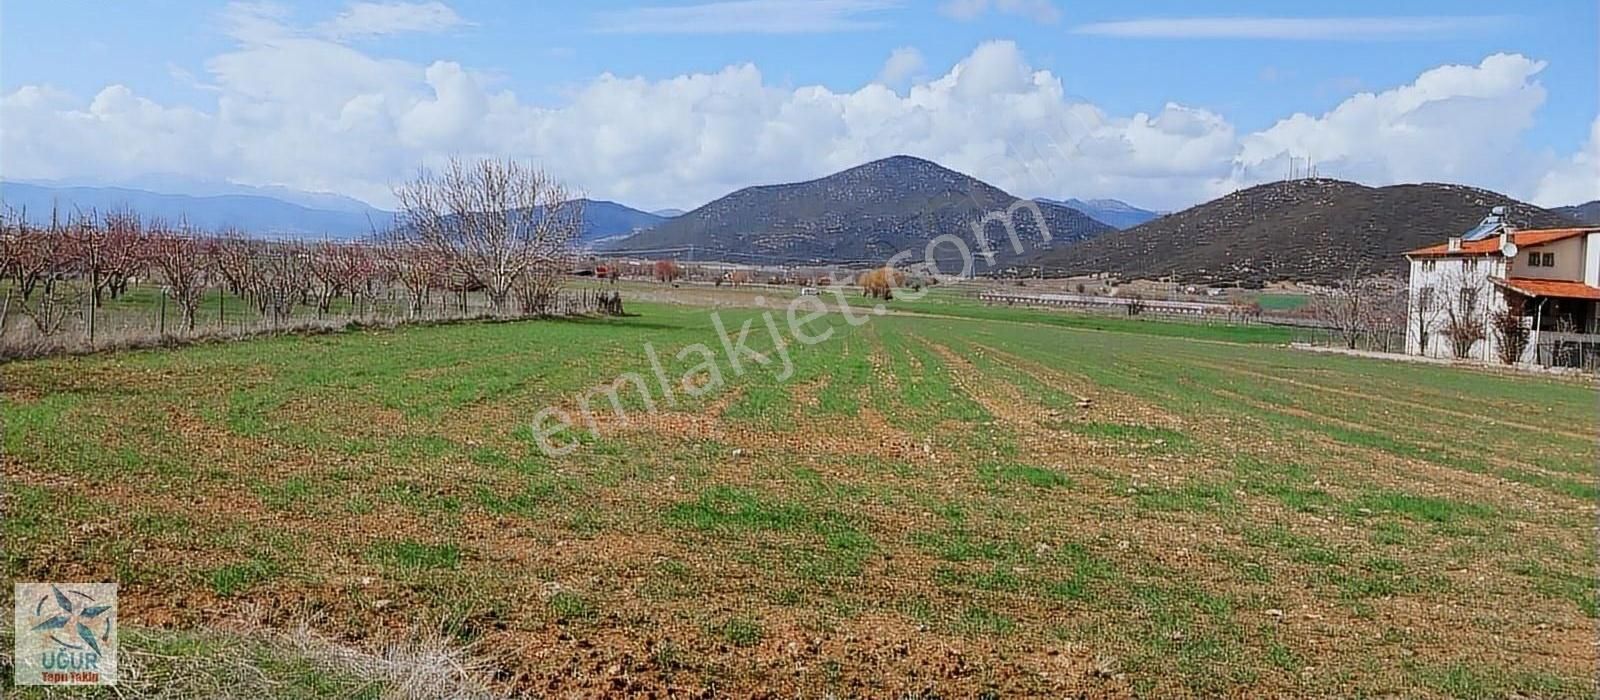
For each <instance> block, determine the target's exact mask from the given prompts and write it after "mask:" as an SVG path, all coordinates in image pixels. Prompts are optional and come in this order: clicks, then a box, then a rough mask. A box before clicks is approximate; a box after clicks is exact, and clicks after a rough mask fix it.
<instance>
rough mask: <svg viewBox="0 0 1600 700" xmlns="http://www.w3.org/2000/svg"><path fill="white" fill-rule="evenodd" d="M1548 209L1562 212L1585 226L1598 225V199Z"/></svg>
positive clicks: (1599, 216)
mask: <svg viewBox="0 0 1600 700" xmlns="http://www.w3.org/2000/svg"><path fill="white" fill-rule="evenodd" d="M1550 211H1553V212H1556V213H1559V214H1564V215H1566V216H1568V217H1570V218H1571V219H1572V220H1573V221H1576V222H1578V223H1580V224H1583V225H1585V226H1600V199H1597V200H1595V201H1593V202H1585V203H1583V204H1574V205H1572V206H1570V207H1556V208H1555V209H1551V210H1550Z"/></svg>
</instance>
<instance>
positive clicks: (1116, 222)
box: [1039, 198, 1161, 229]
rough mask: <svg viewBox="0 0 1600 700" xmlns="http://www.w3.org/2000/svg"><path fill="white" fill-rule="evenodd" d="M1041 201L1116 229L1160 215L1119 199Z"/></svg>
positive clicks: (1126, 227)
mask: <svg viewBox="0 0 1600 700" xmlns="http://www.w3.org/2000/svg"><path fill="white" fill-rule="evenodd" d="M1039 201H1041V202H1049V203H1051V204H1059V205H1061V206H1064V207H1071V208H1073V209H1077V210H1078V211H1081V212H1083V213H1085V214H1088V215H1089V218H1091V219H1094V220H1095V221H1098V222H1100V223H1102V224H1105V225H1107V226H1110V227H1112V228H1116V229H1129V228H1133V227H1135V226H1138V225H1139V224H1142V223H1145V222H1146V221H1150V220H1151V219H1154V218H1156V217H1159V216H1161V213H1160V212H1154V211H1150V210H1149V209H1140V208H1139V207H1136V206H1133V205H1132V204H1129V203H1127V202H1124V201H1122V200H1120V199H1088V200H1085V199H1077V198H1072V199H1060V200H1057V199H1044V198H1040V199H1039Z"/></svg>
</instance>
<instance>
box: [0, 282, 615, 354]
mask: <svg viewBox="0 0 1600 700" xmlns="http://www.w3.org/2000/svg"><path fill="white" fill-rule="evenodd" d="M66 283H72V281H66ZM79 296H80V297H81V298H76V299H72V308H69V309H63V310H59V311H57V312H55V314H54V315H53V316H51V317H44V316H43V314H42V312H41V311H40V310H39V309H37V308H34V307H28V306H26V305H24V304H23V303H22V298H21V297H20V295H19V294H18V293H17V292H16V291H15V290H13V289H10V288H6V289H5V290H4V292H3V293H0V360H12V359H21V358H32V357H41V356H47V355H54V354H69V353H83V352H95V351H99V350H109V349H119V348H136V347H152V346H160V345H176V344H183V343H189V342H199V341H208V340H225V339H236V338H246V337H255V336H263V335H273V334H283V333H306V332H328V331H335V330H343V329H349V328H369V327H370V328H379V327H394V326H400V325H405V324H431V323H448V322H454V321H463V320H476V319H490V318H494V319H518V318H536V317H550V316H581V315H608V316H620V315H622V314H623V313H624V310H623V304H622V295H621V293H620V292H617V291H605V290H598V289H589V288H584V289H569V290H563V291H559V292H557V293H555V294H554V296H553V297H552V298H550V299H548V300H545V303H544V304H543V306H542V308H543V309H544V311H543V313H537V314H532V313H520V312H507V311H502V310H496V309H495V308H494V307H493V305H492V304H490V303H489V299H488V297H487V296H486V295H484V294H483V293H481V292H472V291H466V290H438V291H437V293H435V294H430V295H429V296H428V297H427V298H426V299H424V300H422V302H421V303H420V304H418V303H414V302H413V300H412V299H410V298H409V297H407V295H406V294H405V293H404V291H403V290H399V289H388V290H383V291H382V292H380V293H379V294H374V295H370V296H368V295H356V296H355V297H354V298H351V297H349V296H342V297H340V298H338V299H333V300H328V302H327V303H323V302H321V301H320V300H317V299H313V298H298V299H291V300H263V299H260V298H255V297H252V296H249V295H238V294H232V293H229V292H227V291H225V290H221V289H213V290H211V291H210V292H208V293H207V294H206V295H205V296H204V298H203V299H201V300H200V303H198V304H197V305H196V307H195V309H194V314H193V318H192V321H191V320H190V319H188V318H186V317H185V314H184V310H183V309H182V308H181V307H180V305H179V304H178V303H177V302H176V301H175V300H174V299H173V297H172V295H170V294H169V293H168V292H167V290H166V289H165V288H163V287H161V286H159V285H153V284H143V285H140V284H135V285H130V287H129V288H128V289H127V291H126V292H124V293H122V294H119V295H117V296H116V297H115V298H110V297H106V296H102V299H101V300H100V303H98V304H97V303H95V300H94V299H93V296H92V295H90V294H87V293H85V294H82V295H79ZM35 307H36V305H35Z"/></svg>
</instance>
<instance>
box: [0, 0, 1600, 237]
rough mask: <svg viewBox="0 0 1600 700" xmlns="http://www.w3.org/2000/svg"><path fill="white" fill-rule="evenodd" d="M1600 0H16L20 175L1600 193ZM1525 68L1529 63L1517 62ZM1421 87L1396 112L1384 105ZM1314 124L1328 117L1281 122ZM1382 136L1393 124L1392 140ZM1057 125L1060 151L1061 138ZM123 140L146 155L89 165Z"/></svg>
mask: <svg viewBox="0 0 1600 700" xmlns="http://www.w3.org/2000/svg"><path fill="white" fill-rule="evenodd" d="M1596 8H1597V3H1595V2H1592V1H1590V0H1572V1H1570V2H1549V3H1536V4H1534V3H1530V4H1525V5H1524V6H1514V5H1510V4H1507V3H1504V2H1499V3H1490V2H1470V1H1465V2H1463V1H1457V2H1395V1H1390V2H1345V3H1339V4H1337V5H1325V4H1311V3H1281V2H1277V3H1269V2H1231V3H1207V4H1205V5H1204V7H1201V6H1199V5H1198V4H1196V3H1188V2H1117V3H1112V2H1097V3H1068V2H1053V1H1051V0H940V1H937V2H913V1H910V0H903V1H902V0H796V1H793V2H787V3H784V2H777V1H776V0H742V1H737V2H723V3H696V2H683V1H669V0H656V1H654V2H649V3H639V2H621V1H616V0H612V1H606V2H589V3H553V2H552V3H512V2H472V1H465V0H462V1H458V2H449V3H441V2H423V3H349V4H345V5H339V4H334V3H312V2H303V3H295V2H285V3H278V4H275V5H239V4H234V5H229V4H221V3H217V4H212V3H202V2H176V1H173V2H126V3H120V2H119V3H95V2H53V3H15V2H13V3H7V4H6V5H5V6H4V8H3V10H0V11H3V14H0V32H3V35H0V39H3V40H0V71H3V72H0V94H3V95H4V96H5V99H6V104H5V111H4V113H3V116H4V119H3V120H0V145H3V146H4V150H3V151H0V174H3V175H4V176H6V177H12V178H32V179H68V180H89V181H95V180H101V181H106V182H116V181H132V180H135V179H137V178H139V177H141V176H143V175H174V176H182V177H188V178H193V179H196V180H227V181H233V182H238V183H242V184H273V185H285V186H291V187H298V188H301V189H312V190H326V191H335V192H340V193H342V194H348V195H352V196H357V197H361V198H364V199H368V200H372V201H375V202H376V203H379V204H380V205H382V204H384V203H385V201H384V200H385V192H386V190H387V189H388V188H389V187H390V186H392V184H393V183H394V182H395V181H396V180H397V179H399V178H403V177H404V176H405V174H406V171H407V170H409V169H412V168H415V167H416V166H417V165H419V164H423V163H429V162H436V161H437V160H438V159H440V158H442V157H445V156H447V155H449V154H452V153H459V154H466V155H487V154H498V155H509V156H513V157H518V158H528V159H532V160H536V161H537V162H539V163H541V164H542V165H544V166H545V167H547V168H548V169H550V170H552V171H555V172H557V173H558V174H561V175H562V176H563V177H565V178H567V179H569V180H572V181H574V183H575V184H577V185H578V186H580V187H582V188H584V189H585V190H586V191H588V192H589V193H591V194H593V195H596V196H605V197H612V198H616V199H619V200H621V201H624V202H627V203H630V204H637V205H639V206H645V207H663V206H678V207H688V206H694V205H697V204H700V203H703V202H704V201H705V200H706V199H709V198H710V197H713V196H716V195H717V194H720V193H722V192H725V191H726V190H728V189H732V188H734V187H737V186H741V185H747V184H758V183H761V182H770V181H783V180H789V179H798V178H804V177H812V176H816V175H820V174H824V173H825V172H828V171H830V170H831V169H836V168H837V167H842V166H845V165H849V164H852V163H853V162H858V161H859V160H862V159H866V158H869V157H876V156H879V155H889V154H890V152H899V151H910V152H914V153H915V154H917V155H923V156H927V157H932V158H934V159H936V160H940V161H941V162H944V163H946V164H947V165H951V166H952V167H957V168H959V169H963V170H966V171H968V172H972V174H974V175H977V176H979V177H983V178H985V179H989V180H991V181H993V182H995V183H996V184H999V185H1001V186H1003V187H1008V188H1010V189H1012V190H1013V191H1015V192H1016V193H1017V194H1023V195H1029V196H1054V197H1068V196H1115V197H1120V198H1123V199H1127V200H1129V201H1132V202H1134V203H1135V204H1141V205H1144V206H1152V207H1161V208H1177V207H1181V206H1184V205H1187V204H1192V203H1195V202H1197V201H1200V200H1203V199H1205V198H1208V197H1210V196H1215V195H1217V194H1222V193H1225V192H1226V191H1228V190H1230V189H1234V188H1237V187H1240V186H1244V185H1248V184H1253V183H1254V182H1257V181H1260V180H1263V179H1270V177H1271V175H1272V173H1275V172H1277V171H1279V170H1283V169H1284V168H1285V167H1286V163H1287V160H1288V158H1291V157H1295V156H1296V155H1298V156H1301V157H1311V158H1316V159H1317V160H1319V161H1320V162H1322V163H1324V164H1325V165H1324V167H1323V168H1322V171H1323V172H1324V174H1333V175H1336V176H1341V177H1349V178H1351V179H1358V180H1362V181H1367V182H1370V183H1371V184H1385V183H1386V182H1388V181H1403V180H1408V179H1445V180H1453V181H1462V182H1466V183H1467V184H1475V185H1482V186H1486V187H1491V188H1495V189H1500V190H1503V191H1507V192H1509V193H1511V194H1513V195H1516V196H1521V197H1527V198H1534V199H1540V200H1545V201H1544V203H1547V204H1549V203H1558V202H1556V201H1555V200H1563V201H1565V200H1569V199H1574V198H1593V197H1595V196H1600V192H1596V190H1597V189H1600V185H1596V184H1594V183H1592V182H1588V181H1589V180H1594V179H1600V172H1597V171H1596V169H1595V168H1596V165H1595V160H1597V159H1600V156H1591V153H1592V152H1594V151H1595V149H1596V146H1595V144H1594V143H1593V142H1594V140H1595V138H1596V136H1595V131H1596V114H1597V112H1600V107H1597V86H1600V72H1597V64H1600V53H1597V49H1596V45H1597V42H1596V27H1597V26H1600V16H1597V9H1596ZM63 36H71V37H73V41H62V40H60V38H61V37H63ZM892 55H897V56H898V57H899V58H898V59H896V60H894V61H891V60H890V57H891V56H892ZM1496 55H1505V56H1511V57H1514V60H1513V59H1507V60H1498V61H1495V62H1492V65H1491V63H1485V62H1486V59H1489V58H1490V57H1493V56H1496ZM964 62H966V63H967V65H969V66H970V68H968V69H967V70H966V71H965V72H964V74H963V75H961V76H960V80H954V79H952V80H951V81H950V82H949V84H945V85H943V87H940V83H939V81H940V80H941V79H945V78H948V77H950V76H951V74H952V73H953V71H955V69H956V67H957V66H959V65H962V64H963V63H964ZM1445 66H1462V67H1465V68H1466V69H1470V70H1472V71H1476V72H1473V73H1471V74H1470V75H1467V74H1464V75H1460V76H1457V75H1455V74H1454V73H1452V72H1450V71H1449V70H1448V69H1441V67H1445ZM391 69H392V70H391ZM1441 70H1442V71H1443V72H1435V73H1433V74H1432V75H1433V76H1434V79H1433V80H1432V82H1434V83H1439V85H1435V86H1433V87H1423V88H1418V89H1416V90H1415V91H1414V93H1415V94H1412V95H1410V96H1408V95H1407V94H1406V93H1404V92H1403V90H1404V89H1405V88H1406V87H1407V86H1413V85H1416V84H1419V80H1420V79H1422V78H1423V76H1425V75H1429V74H1430V73H1429V72H1430V71H1441ZM430 71H431V72H430ZM741 71H744V72H741ZM268 74H270V75H272V76H278V77H280V78H282V80H275V79H272V78H269V77H267V76H268ZM607 74H609V75H610V76H613V77H612V78H610V79H607V78H603V77H602V76H604V75H607ZM696 76H698V78H697V77H696ZM1018 76H1022V77H1021V78H1018ZM1040 76H1043V78H1042V79H1041V78H1040ZM451 81H457V82H455V83H452V82H451ZM957 82H961V83H963V85H956V84H955V83H957ZM1429 82H1430V81H1428V80H1422V83H1421V84H1424V85H1426V84H1429ZM874 83H877V84H880V85H881V86H883V88H884V89H886V90H892V91H893V93H892V94H893V95H894V96H896V97H898V98H901V102H898V103H892V104H891V103H889V102H886V101H885V99H883V98H884V95H881V94H878V93H877V92H875V91H872V90H869V89H868V88H869V86H872V85H873V84H874ZM446 84H455V85H457V86H458V88H459V89H458V90H456V91H455V92H451V93H449V94H447V92H448V91H441V89H440V86H441V85H446ZM116 86H120V88H118V89H114V90H112V92H110V93H108V92H107V90H108V89H112V88H115V87H116ZM918 86H924V88H925V91H926V92H927V94H926V95H925V96H924V99H918V98H916V97H915V93H916V90H917V89H918ZM819 89H820V92H814V91H817V90H819ZM1396 90H1401V91H1402V92H1393V94H1392V95H1391V97H1390V98H1389V99H1388V102H1387V104H1390V105H1391V106H1392V108H1391V107H1385V106H1384V104H1386V103H1385V102H1384V101H1383V100H1381V99H1380V100H1379V103H1378V105H1377V106H1376V107H1370V106H1369V107H1370V109H1369V108H1364V107H1363V105H1362V103H1361V98H1359V97H1358V96H1359V95H1361V94H1362V93H1373V94H1375V95H1377V96H1379V97H1380V98H1381V97H1382V96H1383V95H1384V94H1385V93H1386V92H1392V91H1396ZM1441 90H1442V91H1443V92H1442V93H1441V92H1440V91H1441ZM1058 93H1059V94H1058ZM1419 95H1420V96H1421V97H1418V96H1419ZM100 98H103V99H100ZM113 98H115V99H113ZM97 99H98V102H97ZM1419 100H1421V101H1422V102H1427V103H1428V104H1417V102H1418V101H1419ZM97 105H98V106H97ZM1341 106H1344V111H1343V112H1339V114H1340V116H1339V118H1330V119H1323V118H1324V117H1326V116H1328V115H1330V114H1333V113H1335V112H1338V111H1339V110H1340V109H1341ZM1175 107H1176V108H1177V109H1176V110H1175V109H1174V108H1175ZM1364 109H1366V112H1363V110H1364ZM657 110H659V114H658V115H654V114H652V113H653V112H655V111H657ZM1296 114H1305V115H1307V117H1308V118H1309V119H1310V121H1309V122H1307V123H1301V124H1298V125H1296V124H1287V125H1280V122H1283V121H1284V120H1289V119H1290V118H1291V117H1293V116H1294V115H1296ZM353 115H354V116H353ZM1141 116H1143V117H1145V122H1141V120H1140V117H1141ZM654 117H658V118H654ZM1318 120H1321V123H1317V122H1318ZM1275 125H1276V126H1278V128H1276V129H1275V128H1274V127H1275ZM1419 130H1420V133H1419ZM1368 131H1373V132H1377V133H1382V134H1387V135H1388V137H1387V138H1378V139H1374V140H1373V141H1374V142H1373V143H1372V144H1368V145H1366V146H1363V145H1362V143H1361V141H1363V138H1362V137H1363V133H1364V132H1368ZM1042 132H1047V133H1050V134H1052V135H1051V136H1050V137H1049V139H1050V141H1051V143H1052V144H1055V145H1054V146H1051V147H1047V148H1039V147H1038V146H1037V144H1033V145H1029V142H1030V141H1037V140H1038V134H1040V133H1042ZM1413 134H1416V136H1415V138H1413V136H1412V135H1413ZM1452 137H1456V140H1458V141H1459V142H1460V143H1461V144H1462V146H1461V147H1460V152H1456V151H1455V150H1453V147H1452V146H1450V145H1449V144H1450V141H1451V140H1452ZM57 142H62V143H57ZM97 143H98V144H112V145H114V146H116V148H113V149H112V150H113V151H122V152H120V153H118V152H113V153H109V154H108V153H99V154H96V153H88V152H82V151H87V150H88V149H87V145H88V144H97ZM52 144H54V145H52ZM74 144H77V145H81V146H83V147H80V148H76V150H75V145H74ZM1064 144H1065V147H1061V146H1063V145H1064ZM1411 144H1415V146H1416V148H1415V149H1414V150H1415V152H1409V153H1408V152H1406V151H1408V150H1411V149H1410V148H1409V147H1410V145H1411ZM578 146H581V147H578ZM1364 148H1365V149H1366V150H1363V149H1364ZM1380 148H1381V149H1382V151H1383V152H1378V150H1379V149H1380ZM1474 149H1476V150H1474ZM102 150H103V149H102ZM746 151H748V152H746ZM185 155H187V156H190V157H183V156H185ZM1274 158H1276V159H1278V161H1281V162H1282V163H1284V164H1285V165H1281V166H1280V165H1272V163H1275V162H1278V161H1274V160H1273V159H1274ZM596 160H604V161H605V162H604V163H597V162H595V161H596ZM1507 161H1511V163H1510V164H1509V165H1504V166H1502V165H1501V164H1502V163H1505V162H1507ZM1164 162H1166V163H1168V165H1167V167H1163V163H1164ZM1330 168H1331V169H1332V170H1333V171H1334V172H1332V173H1329V172H1328V170H1329V169H1330ZM1086 171H1092V172H1086Z"/></svg>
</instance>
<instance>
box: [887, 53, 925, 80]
mask: <svg viewBox="0 0 1600 700" xmlns="http://www.w3.org/2000/svg"><path fill="white" fill-rule="evenodd" d="M924 65H925V61H924V60H923V58H922V52H921V51H918V50H916V49H915V48H912V47H910V46H905V47H901V48H898V49H895V50H894V51H892V52H890V53H889V60H887V61H884V63H883V70H881V71H878V82H880V83H883V84H884V85H888V86H889V87H899V86H901V85H904V84H905V83H906V81H908V80H910V79H911V78H913V77H915V76H916V74H917V73H918V72H919V71H921V70H922V68H923V66H924Z"/></svg>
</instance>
